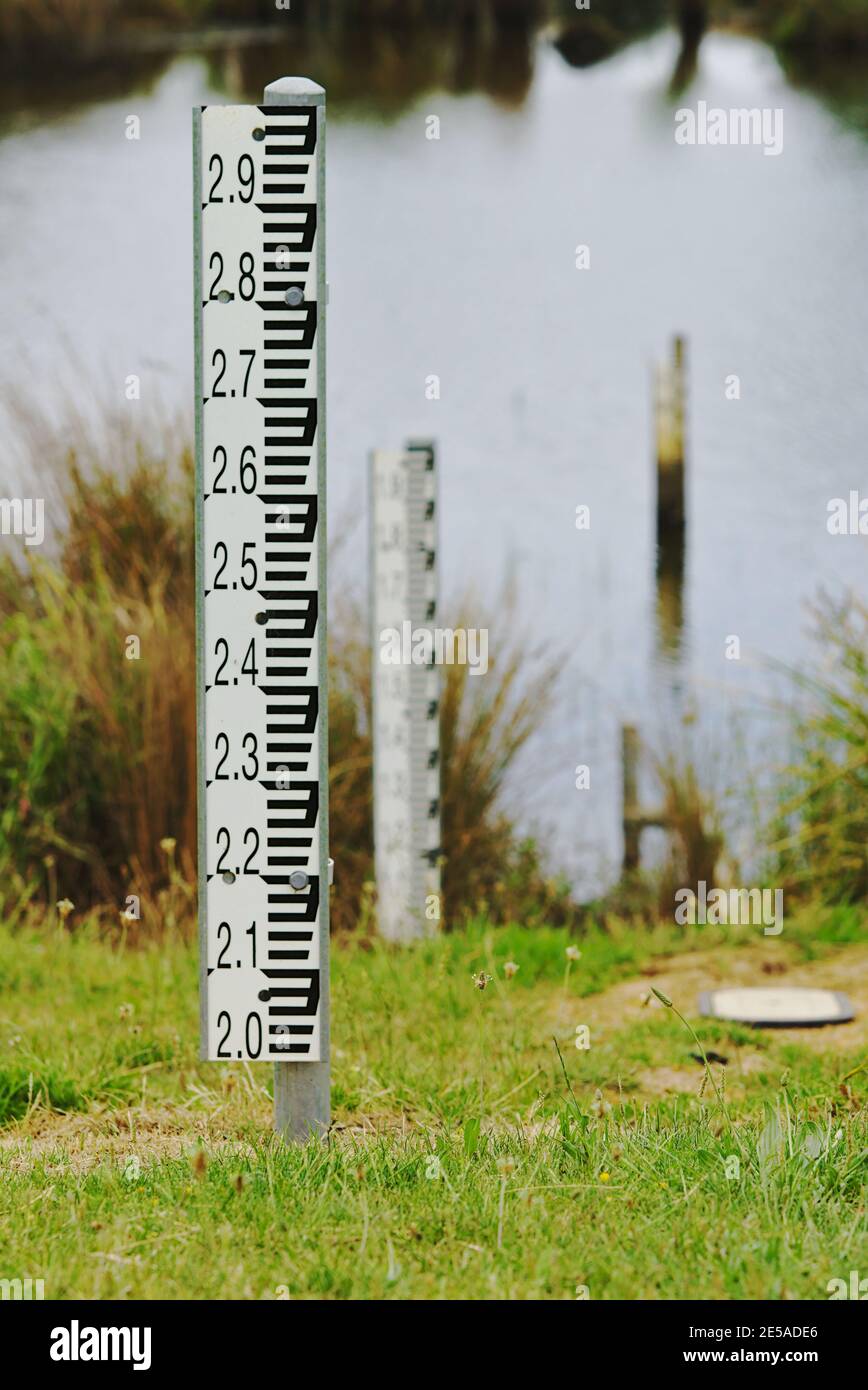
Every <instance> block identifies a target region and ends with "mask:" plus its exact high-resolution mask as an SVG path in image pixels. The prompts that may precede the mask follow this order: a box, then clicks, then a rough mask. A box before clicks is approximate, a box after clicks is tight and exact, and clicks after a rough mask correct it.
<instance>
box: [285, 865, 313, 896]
mask: <svg viewBox="0 0 868 1390" xmlns="http://www.w3.org/2000/svg"><path fill="white" fill-rule="evenodd" d="M307 885H308V877H307V874H306V873H305V872H304V870H303V869H293V871H292V873H291V874H290V876H289V886H290V888H294V889H295V891H296V892H299V891H300V890H301V889H302V888H306V887H307Z"/></svg>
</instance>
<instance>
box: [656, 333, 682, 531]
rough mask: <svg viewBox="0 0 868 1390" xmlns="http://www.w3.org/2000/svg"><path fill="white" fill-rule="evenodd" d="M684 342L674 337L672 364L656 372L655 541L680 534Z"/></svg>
mask: <svg viewBox="0 0 868 1390" xmlns="http://www.w3.org/2000/svg"><path fill="white" fill-rule="evenodd" d="M684 372H685V342H684V339H683V338H682V337H676V338H674V339H673V343H672V361H671V363H669V364H667V365H666V366H664V367H658V369H657V391H656V401H655V417H656V419H655V423H656V434H657V541H658V544H665V543H667V542H671V541H672V540H675V539H677V538H678V537H682V536H683V534H684V515H685V513H684V455H685V450H684V420H685V393H684Z"/></svg>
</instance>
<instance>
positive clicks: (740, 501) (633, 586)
mask: <svg viewBox="0 0 868 1390" xmlns="http://www.w3.org/2000/svg"><path fill="white" fill-rule="evenodd" d="M677 49H678V45H677V40H676V38H675V35H674V34H672V33H669V32H665V31H664V32H660V33H658V34H657V35H655V36H654V37H652V38H650V39H646V40H643V41H641V42H637V43H635V44H633V45H632V46H630V47H628V48H626V49H624V50H622V51H621V52H620V53H618V54H617V55H615V56H613V57H612V58H610V59H609V60H608V61H606V62H603V63H600V64H599V65H597V66H595V67H592V68H588V69H583V70H575V69H572V68H570V67H569V66H567V64H566V63H565V62H564V61H563V59H562V58H561V57H560V55H559V54H558V53H557V52H556V51H555V50H554V49H553V48H552V47H551V46H550V45H549V44H548V43H547V42H546V41H545V39H540V40H539V42H538V43H537V44H536V46H535V47H534V49H533V51H532V58H533V63H532V72H531V74H530V75H529V79H528V83H527V86H526V90H523V91H522V94H521V97H520V98H519V99H503V100H494V99H492V98H491V97H490V96H488V95H485V94H482V93H479V92H467V93H464V94H461V95H457V94H453V93H451V92H447V91H445V90H436V89H434V90H429V91H427V92H425V93H424V95H420V96H418V97H417V98H410V99H409V100H407V101H405V102H404V103H403V104H402V105H401V106H400V107H399V109H393V108H392V107H391V106H389V108H388V109H386V105H385V103H383V102H378V101H376V100H372V101H370V102H367V103H360V102H358V101H356V102H353V103H347V104H346V105H341V104H340V103H338V104H335V105H334V106H332V107H331V108H330V125H329V134H328V198H329V203H328V265H329V281H330V286H331V298H330V311H329V312H330V317H329V387H328V389H329V401H328V411H329V470H330V499H329V511H330V520H331V524H332V526H333V528H339V529H344V528H347V527H349V528H351V531H350V535H349V537H348V539H347V542H346V544H345V545H344V547H343V548H342V552H341V557H340V563H339V566H338V570H339V575H340V578H341V580H342V582H346V583H350V584H354V583H355V582H356V580H357V578H358V577H359V576H364V575H365V573H366V566H365V561H364V555H365V518H364V508H365V498H366V456H367V452H368V450H369V449H371V448H372V447H375V446H378V447H396V446H398V445H400V444H401V442H402V441H403V440H404V439H405V438H407V437H409V436H419V435H431V436H433V437H434V438H435V439H436V440H437V443H438V447H439V468H440V481H441V508H440V524H441V559H442V570H441V584H442V589H443V591H444V593H445V594H446V595H447V596H448V595H453V596H457V595H460V594H461V593H462V592H463V591H464V590H465V589H466V588H467V586H468V585H471V584H472V585H473V586H474V588H475V590H476V592H477V594H478V595H479V596H480V599H481V600H482V601H483V608H484V610H485V611H486V612H488V613H490V614H492V615H493V616H492V618H491V621H490V622H489V624H488V625H489V627H490V630H491V635H490V649H491V654H492V657H493V658H496V655H497V649H498V643H499V642H500V643H501V645H502V644H503V643H504V641H505V640H506V638H507V636H508V632H507V626H508V624H511V623H518V624H519V625H520V626H521V627H522V628H523V630H525V631H526V632H528V633H529V634H530V635H531V637H532V639H533V641H534V642H538V643H548V644H550V646H551V647H552V648H553V649H555V650H557V651H560V652H563V654H564V657H565V665H564V677H563V682H562V690H561V693H560V697H559V700H558V704H557V708H556V710H555V712H554V713H553V714H552V716H551V717H550V718H549V719H548V720H547V721H546V723H545V724H544V726H543V727H542V728H541V729H540V730H539V733H538V735H537V736H536V738H535V741H534V744H533V746H532V748H531V749H530V750H529V754H528V757H527V758H526V759H525V764H524V769H523V771H522V772H521V773H520V775H519V776H518V777H517V779H516V781H515V782H514V784H513V795H514V798H515V801H516V804H517V805H518V807H519V808H520V813H521V815H522V816H523V817H524V818H525V819H526V820H527V821H528V822H530V821H534V822H536V823H538V824H539V825H541V826H542V827H544V828H546V834H547V838H548V839H549V841H550V843H551V846H552V849H553V852H554V855H555V857H556V859H557V861H558V862H559V863H561V864H565V865H566V866H567V867H568V868H569V869H570V871H571V872H572V873H573V874H574V875H575V877H576V879H577V882H578V883H579V886H580V890H581V891H582V892H590V891H591V890H592V888H594V887H595V886H598V885H599V884H600V883H601V882H603V881H605V880H606V878H607V876H609V874H610V871H611V867H612V864H613V862H614V861H615V860H616V859H617V856H618V854H619V852H620V851H619V830H618V820H619V774H618V746H619V725H620V723H621V722H622V721H624V720H632V721H635V722H637V723H639V725H640V727H641V729H642V731H643V733H646V734H647V735H649V737H651V738H652V740H653V738H654V737H655V736H657V734H658V732H659V726H660V725H661V724H666V723H669V722H671V720H672V718H673V715H678V714H680V713H683V712H684V711H685V710H687V709H693V707H694V706H695V708H696V711H697V712H698V721H697V723H696V724H695V725H694V726H693V733H692V737H693V738H696V737H697V730H699V731H701V733H700V735H699V737H698V741H699V742H700V743H701V744H702V746H703V748H704V751H705V756H706V758H707V759H708V760H709V762H711V763H716V762H718V760H719V758H720V759H723V760H724V761H725V762H726V765H727V773H726V776H727V779H729V780H733V779H734V780H735V781H736V782H739V781H741V782H743V783H744V784H745V785H746V784H747V783H748V782H749V781H750V780H751V779H752V777H753V776H754V775H755V773H756V772H757V770H759V769H761V768H763V767H768V766H769V765H771V763H772V762H774V761H775V759H776V758H777V757H778V756H780V751H781V738H780V735H779V734H778V735H775V734H774V732H771V733H770V724H769V721H770V718H771V716H770V714H769V711H768V708H767V705H768V701H769V699H770V698H771V696H772V695H773V694H775V693H777V692H778V690H779V685H778V684H777V683H775V682H773V681H772V678H771V677H770V675H769V673H768V671H767V669H766V667H765V664H764V663H765V662H766V660H768V659H770V658H774V659H777V660H780V661H784V662H787V663H790V664H795V663H799V662H801V661H804V660H805V659H807V656H808V654H809V638H808V621H807V612H806V605H807V603H808V602H809V601H810V600H812V599H813V598H814V597H815V596H816V594H817V592H818V591H819V589H820V588H821V587H823V586H825V587H826V588H829V589H831V590H832V591H837V590H838V589H840V587H841V586H842V585H845V584H854V585H856V586H857V587H860V588H861V590H862V592H863V593H864V591H865V579H866V569H865V563H866V540H865V538H858V537H832V536H830V535H829V533H828V531H827V528H826V516H827V503H828V501H829V499H830V498H833V497H847V495H848V493H849V491H850V490H851V489H853V488H859V487H860V484H861V486H862V491H863V493H866V492H868V478H866V467H865V442H866V439H868V393H866V390H865V355H864V341H865V327H864V326H865V322H866V308H868V293H866V291H868V257H866V254H865V247H866V241H868V198H866V189H868V145H866V142H865V139H864V136H863V134H861V133H860V131H859V130H858V129H856V128H851V127H850V126H848V124H847V122H846V119H845V117H844V116H843V115H842V113H841V112H840V111H836V110H835V109H834V107H830V106H828V105H826V104H824V102H823V101H822V100H821V99H820V97H819V96H817V95H815V94H813V93H811V92H810V91H808V90H806V89H804V88H800V89H797V88H795V87H793V86H792V85H790V84H788V82H787V80H786V78H785V76H784V74H783V73H782V71H781V69H780V67H779V65H778V63H777V61H776V59H775V57H774V55H773V54H772V52H771V51H770V50H769V49H767V48H766V47H764V46H763V45H761V44H759V43H756V42H754V41H751V40H748V39H743V38H739V37H735V36H730V35H722V34H714V35H711V36H709V37H708V38H706V40H705V41H704V42H703V44H702V48H701V51H700V55H699V65H698V71H697V74H696V76H695V77H694V79H693V81H692V84H691V86H690V88H689V89H688V91H687V92H686V93H685V94H683V95H682V96H681V97H679V98H678V99H673V98H671V97H669V96H668V95H667V87H668V83H669V79H670V77H671V74H672V71H673V68H674V66H675V62H676V57H677ZM269 75H270V76H277V75H279V72H278V71H277V69H274V70H272V71H271V72H270V74H269ZM239 86H240V87H241V88H244V87H245V79H244V78H243V77H241V78H239V77H238V72H237V65H236V66H233V57H232V54H231V53H230V54H227V55H224V58H223V61H221V62H219V63H216V62H215V61H214V56H213V54H212V55H209V56H208V57H206V56H203V55H197V54H196V53H195V52H185V53H183V54H179V55H178V56H177V57H175V58H174V59H173V60H172V61H171V62H168V63H166V64H164V65H162V67H161V69H160V70H159V71H158V72H157V73H156V74H155V75H153V76H150V77H149V79H148V80H147V82H138V81H136V80H134V79H133V78H132V77H131V78H130V85H129V89H128V90H127V91H124V92H123V93H121V94H119V95H118V94H117V93H115V94H114V95H112V96H111V97H109V98H105V97H101V98H99V99H96V98H94V99H93V100H91V101H88V100H81V99H80V97H79V98H78V99H76V101H75V103H74V104H73V103H71V102H66V101H65V100H64V93H63V88H62V86H61V87H59V88H55V89H54V94H53V96H52V104H51V106H50V107H47V108H43V109H39V108H38V107H35V106H34V105H33V104H32V103H25V102H22V104H21V107H20V109H19V110H16V111H12V112H9V113H8V114H7V117H6V119H5V123H4V125H3V127H2V137H0V179H2V187H3V189H4V198H3V201H2V206H0V286H2V294H3V305H4V312H3V316H2V325H0V388H2V390H3V392H4V393H6V395H7V396H9V395H10V394H11V395H13V396H14V395H15V394H16V393H19V392H23V393H24V394H25V395H27V396H29V398H30V399H35V400H37V401H38V402H39V406H40V408H43V409H45V410H50V409H51V408H52V402H54V401H56V400H59V399H60V397H61V395H62V394H63V393H64V392H71V393H72V394H73V395H75V396H76V397H81V399H82V400H88V399H92V398H93V397H97V398H98V399H99V400H100V401H103V402H104V401H108V402H109V403H110V404H111V405H112V407H113V408H115V409H116V410H118V411H124V410H134V409H142V410H145V408H146V407H147V406H148V404H149V403H151V402H153V401H156V400H159V401H160V402H161V403H162V404H163V406H164V407H167V408H168V409H169V410H175V409H177V410H181V411H184V412H186V413H187V415H188V416H191V395H192V326H191V317H192V316H191V300H192V282H191V234H192V233H191V211H190V210H191V171H190V109H191V107H192V106H193V105H194V104H200V103H205V102H214V101H221V100H223V101H226V100H229V101H238V100H257V99H259V88H258V87H257V88H254V89H252V90H246V89H245V90H239ZM700 99H702V100H705V101H707V102H708V103H709V105H713V106H717V107H723V108H731V107H745V106H748V107H752V106H757V107H770V108H780V109H781V110H782V112H783V150H782V153H781V154H780V155H779V156H777V157H768V156H765V155H764V154H763V151H762V149H761V148H757V147H750V146H748V147H729V148H727V147H717V148H712V147H707V146H706V147H704V148H703V147H698V146H696V147H689V146H679V145H678V144H676V142H675V140H674V138H673V129H674V119H673V113H674V109H675V108H676V107H677V106H679V105H690V106H691V107H695V106H696V103H697V101H698V100H700ZM131 114H135V115H137V116H138V117H139V118H140V120H141V139H140V140H138V141H129V140H127V139H126V138H125V121H126V118H127V117H128V116H129V115H131ZM430 115H436V116H437V117H438V118H439V122H440V138H439V140H429V139H426V118H427V117H428V116H430ZM579 244H585V245H587V246H588V247H589V248H590V268H589V269H587V270H578V269H577V268H576V264H575V261H576V247H577V245H579ZM675 332H680V333H683V334H684V335H686V339H687V345H688V367H689V371H688V376H689V402H688V435H689V458H688V536H687V554H686V567H685V575H684V591H683V614H682V617H681V619H680V621H679V622H678V623H677V624H676V629H677V630H676V631H674V632H673V631H672V630H671V629H670V630H669V631H668V633H663V634H661V631H660V628H659V620H658V609H657V596H656V592H655V553H654V547H655V532H654V469H653V445H652V412H651V389H650V376H651V368H652V365H653V363H654V361H655V360H657V359H660V358H662V357H663V355H664V354H665V353H666V351H667V349H668V343H669V340H670V338H671V335H672V334H673V333H675ZM130 373H138V374H139V375H140V376H141V379H142V392H143V401H142V403H141V405H140V406H138V407H137V406H135V405H133V404H128V403H126V402H125V401H124V395H123V387H124V379H125V378H126V376H127V375H128V374H130ZM432 374H436V375H437V376H438V377H439V378H440V398H439V399H438V400H429V399H427V398H426V378H428V377H429V376H431V375H432ZM731 374H736V375H737V376H738V377H739V379H740V393H741V394H740V399H738V400H730V399H727V397H726V393H725V380H726V378H727V377H728V376H730V375H731ZM6 453H7V457H6V467H5V469H4V471H5V472H6V474H7V477H6V478H5V479H4V480H3V487H4V490H7V491H8V490H12V489H16V490H18V489H20V490H22V491H24V492H25V494H26V495H29V494H30V493H31V492H33V491H36V490H37V489H38V488H39V479H38V477H34V476H33V472H32V469H33V462H32V459H28V458H27V457H26V456H25V455H21V454H19V453H16V449H15V441H14V439H10V440H9V441H8V446H7V451H6ZM580 504H587V505H588V506H589V507H590V514H591V526H590V529H589V530H586V531H579V530H577V529H576V525H575V516H576V508H577V506H579V505H580ZM507 580H509V581H511V582H512V583H513V585H514V588H515V591H516V594H517V606H516V610H515V612H514V613H513V614H512V615H511V616H510V615H509V614H507V613H505V612H504V610H503V608H502V606H501V605H500V601H499V595H500V593H501V587H502V585H503V583H504V581H507ZM359 582H363V580H359ZM499 608H500V610H501V615H500V617H499V618H498V616H497V614H498V609H499ZM482 621H484V619H483V618H482V617H481V616H480V618H479V620H478V622H477V625H479V623H480V622H482ZM730 635H737V636H738V637H739V638H740V642H741V652H742V659H741V660H740V661H730V660H727V659H726V658H725V642H726V638H727V637H728V636H730ZM535 659H536V658H535V657H533V656H531V658H530V660H531V664H532V663H533V661H534V660H535ZM736 728H737V730H738V737H736V736H735V733H734V730H735V729H736ZM724 750H725V756H724ZM579 763H586V764H588V765H590V767H591V791H590V792H580V791H577V790H576V789H575V786H574V780H575V767H576V765H577V764H579Z"/></svg>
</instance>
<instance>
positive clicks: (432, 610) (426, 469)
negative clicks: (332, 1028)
mask: <svg viewBox="0 0 868 1390" xmlns="http://www.w3.org/2000/svg"><path fill="white" fill-rule="evenodd" d="M436 509H437V490H436V469H435V451H434V445H433V443H431V442H430V441H427V440H422V441H410V443H408V444H407V446H406V449H405V450H404V452H403V453H388V452H385V451H382V450H377V451H375V452H374V453H373V454H372V455H371V590H372V592H371V619H372V652H373V656H372V661H373V679H372V687H373V700H374V854H375V871H376V879H377V922H378V926H379V930H380V933H381V935H383V936H384V937H386V939H387V940H390V941H412V940H415V939H416V938H418V937H422V936H426V935H429V934H432V933H433V932H435V931H436V930H437V928H438V926H439V922H440V915H441V900H440V734H439V729H440V669H439V666H438V664H437V655H438V653H437V652H436V650H435V633H436V628H435V627H434V623H435V620H436V615H437V516H436Z"/></svg>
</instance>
